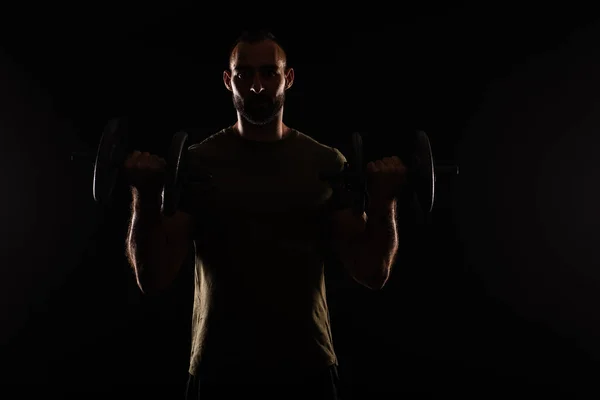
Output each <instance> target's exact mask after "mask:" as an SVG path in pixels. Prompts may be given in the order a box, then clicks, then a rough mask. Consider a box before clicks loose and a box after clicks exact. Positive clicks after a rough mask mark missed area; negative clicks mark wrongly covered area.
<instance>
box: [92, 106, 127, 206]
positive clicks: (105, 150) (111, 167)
mask: <svg viewBox="0 0 600 400" xmlns="http://www.w3.org/2000/svg"><path fill="white" fill-rule="evenodd" d="M127 137H128V129H127V121H126V120H125V119H123V118H113V119H111V120H109V121H108V123H107V124H106V126H105V127H104V131H103V133H102V136H101V137H100V143H99V145H98V150H97V152H96V160H95V163H94V182H93V188H92V190H93V194H94V200H95V201H96V202H97V203H99V204H101V205H103V206H105V205H109V204H110V203H111V200H112V195H113V191H114V188H115V185H116V182H117V178H118V175H119V171H120V170H121V167H122V166H123V163H124V162H125V157H126V146H127Z"/></svg>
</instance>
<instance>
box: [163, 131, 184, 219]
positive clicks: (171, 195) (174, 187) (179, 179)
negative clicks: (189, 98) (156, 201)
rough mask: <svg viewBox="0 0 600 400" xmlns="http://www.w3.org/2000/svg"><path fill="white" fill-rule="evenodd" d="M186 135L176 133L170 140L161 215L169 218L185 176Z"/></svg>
mask: <svg viewBox="0 0 600 400" xmlns="http://www.w3.org/2000/svg"><path fill="white" fill-rule="evenodd" d="M187 141H188V134H187V133H185V132H183V131H181V132H177V133H176V134H175V135H174V136H173V139H172V140H171V146H170V147H169V153H168V154H167V159H166V163H167V166H166V176H165V187H164V189H163V214H164V215H166V216H171V215H173V214H175V211H177V207H178V206H179V199H180V197H181V191H182V187H183V184H184V181H185V177H186V174H187V171H186V167H187V147H188V146H187Z"/></svg>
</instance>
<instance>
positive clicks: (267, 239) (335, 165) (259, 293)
mask: <svg viewBox="0 0 600 400" xmlns="http://www.w3.org/2000/svg"><path fill="white" fill-rule="evenodd" d="M187 157H188V160H187V161H188V174H189V182H188V184H187V185H186V189H185V190H184V192H183V193H182V198H181V202H180V209H181V210H182V211H185V212H187V213H190V214H192V215H193V216H195V217H196V218H195V219H196V229H195V232H194V235H193V238H194V246H195V278H194V279H195V289H194V309H193V321H192V335H193V336H192V349H191V359H190V368H189V372H190V373H191V374H192V375H195V374H196V373H197V371H198V369H203V368H208V369H210V368H213V366H218V367H222V366H228V367H236V366H240V367H252V368H263V367H264V368H271V369H272V368H277V366H289V365H294V366H295V367H298V368H303V369H304V368H306V369H321V368H326V367H328V366H331V365H333V364H337V359H336V354H335V351H334V346H333V340H332V335H331V325H330V319H329V311H328V306H327V297H326V291H325V279H324V260H325V258H326V254H327V251H329V248H330V247H329V246H330V244H329V243H330V234H329V232H330V223H329V221H330V219H329V216H330V214H331V212H332V211H331V210H332V206H331V198H332V194H333V190H332V188H331V185H330V184H329V183H328V182H326V181H323V180H321V179H320V176H321V174H327V175H332V174H335V173H336V172H340V171H342V169H343V167H344V163H345V162H346V158H345V157H344V156H343V155H342V154H341V153H340V151H339V150H337V149H336V148H333V147H329V146H326V145H324V144H321V143H319V142H317V141H316V140H314V139H313V138H311V137H309V136H307V135H305V134H303V133H301V132H299V131H298V130H294V129H292V130H291V132H290V133H288V134H287V135H286V136H285V137H284V138H283V139H281V140H278V141H275V142H257V141H251V140H248V139H245V138H242V137H241V136H239V135H238V134H236V133H235V132H234V131H233V129H232V127H229V128H226V129H223V130H222V131H220V132H218V133H216V134H214V135H212V136H210V137H208V138H207V139H205V140H203V141H202V142H200V143H198V144H195V145H192V146H190V147H189V149H188V153H187ZM207 173H208V174H210V176H211V179H210V180H206V179H205V177H206V174H207Z"/></svg>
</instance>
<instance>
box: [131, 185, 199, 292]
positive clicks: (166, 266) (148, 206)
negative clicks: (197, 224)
mask: <svg viewBox="0 0 600 400" xmlns="http://www.w3.org/2000/svg"><path fill="white" fill-rule="evenodd" d="M132 194H133V201H132V207H131V220H130V223H129V230H128V235H127V241H126V253H127V258H128V260H129V263H130V264H131V266H132V268H133V270H134V273H135V277H136V281H137V284H138V286H139V288H140V290H141V291H142V292H143V293H151V292H156V291H161V290H164V289H167V288H168V287H169V286H170V285H171V283H172V282H173V281H174V280H175V278H176V277H177V274H178V273H179V270H180V269H181V265H182V264H183V261H184V260H185V257H186V256H187V252H188V249H189V245H190V240H191V231H192V217H191V216H190V215H189V214H186V213H183V212H177V213H175V214H174V215H173V216H172V217H165V216H163V215H162V213H161V204H162V199H161V196H160V195H150V196H141V195H140V194H139V192H138V191H137V190H135V189H133V192H132Z"/></svg>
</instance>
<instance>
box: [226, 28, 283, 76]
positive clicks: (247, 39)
mask: <svg viewBox="0 0 600 400" xmlns="http://www.w3.org/2000/svg"><path fill="white" fill-rule="evenodd" d="M263 40H270V41H272V42H274V43H275V44H276V45H277V46H279V48H280V49H281V50H282V52H283V57H284V63H285V64H286V65H287V52H286V49H285V46H284V44H283V43H282V42H281V40H279V38H277V37H275V35H274V34H273V33H272V32H271V31H269V30H266V29H247V30H244V31H243V32H242V33H241V34H240V35H239V36H238V37H237V39H236V40H235V41H234V42H233V45H232V46H231V48H230V49H229V60H228V61H229V63H228V68H229V66H230V65H231V62H232V61H233V54H234V53H233V52H234V50H235V48H236V47H237V45H238V44H240V43H250V44H252V43H258V42H262V41H263Z"/></svg>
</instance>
